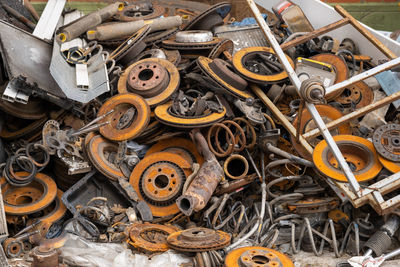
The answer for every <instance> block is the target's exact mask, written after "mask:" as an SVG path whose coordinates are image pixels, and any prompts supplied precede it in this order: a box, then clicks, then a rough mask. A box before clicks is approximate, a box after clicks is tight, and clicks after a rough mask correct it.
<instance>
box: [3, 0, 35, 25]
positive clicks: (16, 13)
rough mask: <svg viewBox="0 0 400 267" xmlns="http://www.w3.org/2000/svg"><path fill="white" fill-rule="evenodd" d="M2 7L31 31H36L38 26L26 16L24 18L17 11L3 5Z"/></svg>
mask: <svg viewBox="0 0 400 267" xmlns="http://www.w3.org/2000/svg"><path fill="white" fill-rule="evenodd" d="M2 7H3V8H4V9H5V10H6V11H7V12H8V13H10V15H12V16H13V17H15V18H16V19H18V20H19V21H20V22H22V23H23V24H25V25H26V26H28V27H29V28H30V29H31V30H34V29H35V27H36V24H35V23H33V22H32V21H30V20H29V19H27V18H26V17H25V16H23V15H22V14H21V13H19V12H18V11H17V10H15V9H14V8H12V7H10V6H8V5H5V4H2Z"/></svg>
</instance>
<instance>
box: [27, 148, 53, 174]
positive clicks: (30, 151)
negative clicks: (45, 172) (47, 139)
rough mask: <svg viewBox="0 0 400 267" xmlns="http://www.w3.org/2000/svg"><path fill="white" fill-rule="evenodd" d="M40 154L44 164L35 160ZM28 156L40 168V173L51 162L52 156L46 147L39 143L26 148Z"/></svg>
mask: <svg viewBox="0 0 400 267" xmlns="http://www.w3.org/2000/svg"><path fill="white" fill-rule="evenodd" d="M38 153H39V155H40V154H41V159H42V162H40V161H37V160H36V159H35V157H37V154H38ZM26 156H27V157H28V159H30V160H31V161H32V162H33V164H35V166H36V167H38V168H39V169H38V171H41V170H42V169H43V168H44V167H46V166H47V164H49V162H50V154H49V152H48V151H47V149H46V147H45V146H43V145H41V144H38V143H30V144H28V145H27V146H26Z"/></svg>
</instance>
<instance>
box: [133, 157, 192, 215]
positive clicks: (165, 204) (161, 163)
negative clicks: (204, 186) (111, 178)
mask: <svg viewBox="0 0 400 267" xmlns="http://www.w3.org/2000/svg"><path fill="white" fill-rule="evenodd" d="M191 173H192V171H191V165H190V163H189V162H188V161H186V160H185V158H183V157H182V156H180V155H178V154H173V153H170V152H157V153H154V154H151V155H148V156H146V157H144V158H143V159H142V160H141V161H140V162H139V163H138V164H137V165H136V166H135V168H134V169H133V171H132V174H131V177H130V179H129V183H130V184H131V185H132V186H133V188H134V189H135V191H136V192H137V193H138V196H139V198H140V199H141V200H144V201H146V202H147V204H148V205H149V207H150V210H151V212H152V213H153V216H156V217H164V216H168V215H173V214H176V213H178V212H179V208H178V206H177V205H176V202H175V201H176V199H177V198H178V197H179V196H180V195H181V194H182V189H183V185H184V183H185V181H186V178H187V177H188V176H189V175H190V174H191Z"/></svg>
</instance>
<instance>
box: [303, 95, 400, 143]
mask: <svg viewBox="0 0 400 267" xmlns="http://www.w3.org/2000/svg"><path fill="white" fill-rule="evenodd" d="M399 99H400V91H399V92H396V93H394V94H392V95H390V96H387V97H385V98H383V99H381V100H378V101H376V102H374V103H372V104H369V105H368V106H365V107H362V108H359V109H357V110H355V111H353V112H351V113H349V114H346V115H344V116H342V117H340V118H339V119H336V120H334V121H330V122H329V123H327V124H326V127H327V128H328V129H329V130H332V129H333V128H336V127H338V126H340V125H342V124H344V123H346V122H348V121H351V120H353V119H356V118H359V117H361V116H364V115H365V114H367V113H369V112H372V111H374V110H377V109H379V108H381V107H383V106H386V105H388V104H390V103H392V102H393V101H396V100H399ZM318 135H320V133H319V130H318V129H317V128H315V129H313V130H311V131H308V132H306V133H304V134H303V137H304V138H305V139H306V140H307V139H310V138H314V137H317V136H318Z"/></svg>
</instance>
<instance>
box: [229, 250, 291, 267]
mask: <svg viewBox="0 0 400 267" xmlns="http://www.w3.org/2000/svg"><path fill="white" fill-rule="evenodd" d="M261 264H263V265H267V266H268V265H269V266H285V267H286V266H287V267H292V266H294V264H293V262H292V261H291V260H290V259H289V258H288V257H287V256H286V255H285V254H282V253H280V252H278V251H276V250H273V249H269V248H264V247H244V248H238V249H235V250H232V251H231V252H230V253H229V254H228V255H227V256H226V258H225V266H232V267H240V266H249V267H256V266H259V265H261Z"/></svg>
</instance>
